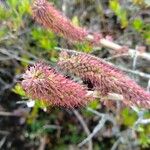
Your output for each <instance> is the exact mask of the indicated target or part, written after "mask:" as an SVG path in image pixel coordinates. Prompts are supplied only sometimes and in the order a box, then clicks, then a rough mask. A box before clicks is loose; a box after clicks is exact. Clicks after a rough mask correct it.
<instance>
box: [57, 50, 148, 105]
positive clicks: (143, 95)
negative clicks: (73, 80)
mask: <svg viewBox="0 0 150 150" xmlns="http://www.w3.org/2000/svg"><path fill="white" fill-rule="evenodd" d="M58 65H59V66H60V68H62V69H63V70H65V71H68V72H70V73H73V74H75V75H76V76H78V77H81V78H82V79H85V80H90V81H91V83H92V84H93V86H94V88H95V89H97V90H98V91H99V92H100V95H102V96H103V97H107V96H108V94H109V93H116V94H121V95H122V96H123V102H124V103H125V104H126V105H129V106H134V105H136V106H139V107H144V108H150V93H148V92H146V91H144V89H143V88H141V87H140V86H139V85H137V83H136V82H134V81H133V80H131V79H130V78H129V77H128V76H126V75H125V74H124V73H122V71H120V70H119V69H117V68H115V66H113V65H111V64H109V63H107V62H105V61H104V60H102V59H99V58H97V57H95V56H92V55H89V54H84V53H81V54H75V55H70V54H69V53H67V52H65V51H63V52H61V54H60V60H59V62H58Z"/></svg>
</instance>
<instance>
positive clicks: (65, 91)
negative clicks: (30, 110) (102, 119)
mask: <svg viewBox="0 0 150 150" xmlns="http://www.w3.org/2000/svg"><path fill="white" fill-rule="evenodd" d="M21 84H22V87H23V89H24V90H25V92H26V94H27V95H28V96H29V97H30V98H32V99H38V100H43V101H45V102H46V103H48V104H50V105H54V106H62V107H67V108H74V107H79V106H84V105H86V104H87V103H88V102H89V100H90V97H89V96H87V91H86V88H85V87H84V86H82V85H80V84H78V83H76V82H74V81H72V80H70V79H67V78H65V77H64V76H63V75H61V74H59V73H58V72H57V71H56V70H54V69H52V68H51V67H50V66H48V65H46V64H44V63H36V64H35V65H34V66H31V67H30V68H29V69H28V70H27V71H26V72H25V73H24V75H23V81H22V83H21Z"/></svg>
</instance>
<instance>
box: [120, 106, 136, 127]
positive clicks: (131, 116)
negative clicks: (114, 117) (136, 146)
mask: <svg viewBox="0 0 150 150" xmlns="http://www.w3.org/2000/svg"><path fill="white" fill-rule="evenodd" d="M122 119H123V124H124V125H126V126H129V127H132V126H133V124H134V123H135V121H136V120H137V114H136V113H135V112H134V111H132V110H131V109H128V108H125V109H123V111H122Z"/></svg>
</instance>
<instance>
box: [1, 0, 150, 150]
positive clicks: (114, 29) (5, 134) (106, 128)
mask: <svg viewBox="0 0 150 150" xmlns="http://www.w3.org/2000/svg"><path fill="white" fill-rule="evenodd" d="M49 1H50V0H49ZM31 2H32V1H31V0H0V149H1V150H37V149H38V150H50V149H51V150H78V149H82V150H133V149H134V150H148V149H150V119H149V118H150V112H149V111H148V110H138V109H136V108H135V109H131V108H126V107H124V108H121V109H120V105H119V104H118V105H117V107H116V108H114V109H110V108H108V107H105V106H104V105H103V104H102V103H100V102H99V101H98V100H95V101H93V102H92V103H90V104H89V105H88V106H86V107H83V108H79V109H76V110H68V109H64V108H56V107H50V108H48V109H47V110H46V109H45V107H44V105H43V104H42V103H41V102H39V101H36V102H35V104H34V103H33V101H31V100H30V99H28V98H27V97H26V96H25V94H24V91H23V90H22V88H21V86H20V84H19V83H20V80H19V78H20V75H21V74H22V73H23V72H24V71H25V70H26V68H27V67H28V65H32V64H33V63H34V62H36V61H38V60H44V61H47V62H49V63H50V64H52V65H53V66H55V63H56V61H57V59H58V55H59V51H58V49H59V48H66V49H74V50H77V51H82V52H86V53H92V54H94V55H96V56H98V57H101V58H104V59H106V60H107V61H110V62H112V63H113V64H115V65H116V66H118V67H120V68H121V69H122V70H124V71H125V72H126V73H127V74H128V75H129V76H130V77H131V78H132V79H133V80H135V81H136V82H137V83H138V84H140V85H141V86H142V87H144V88H145V90H149V89H150V60H149V59H147V60H144V59H141V58H140V57H137V56H136V54H135V55H134V56H132V57H131V56H124V55H123V53H124V52H121V53H120V52H115V51H113V50H111V49H107V48H102V47H96V48H95V47H91V46H90V45H88V44H87V43H83V44H77V43H76V44H72V43H69V42H68V41H67V40H64V39H63V38H60V37H58V36H56V35H55V34H54V33H52V32H51V31H50V30H46V29H44V28H42V27H41V26H40V25H39V24H37V23H36V22H35V21H34V20H33V18H32V16H31V8H30V6H31ZM50 2H52V3H53V4H54V5H55V6H56V7H57V8H58V9H59V10H61V11H62V12H63V13H64V14H65V15H66V16H67V17H69V18H70V19H71V21H72V22H73V23H74V24H75V25H78V26H83V27H85V28H88V29H89V30H90V31H92V32H102V33H103V34H104V35H105V36H109V38H110V39H113V41H114V42H116V43H118V44H121V45H126V46H128V47H131V48H133V49H136V50H137V51H140V52H141V53H142V52H144V53H145V54H147V55H149V53H150V0H120V1H119V0H51V1H50ZM89 86H90V85H89Z"/></svg>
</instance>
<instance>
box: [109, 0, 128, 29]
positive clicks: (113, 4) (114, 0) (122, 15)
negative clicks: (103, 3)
mask: <svg viewBox="0 0 150 150" xmlns="http://www.w3.org/2000/svg"><path fill="white" fill-rule="evenodd" d="M109 7H110V8H111V9H112V11H113V12H114V13H115V14H116V15H117V17H118V19H119V20H120V23H121V27H122V28H125V27H127V26H128V18H127V12H126V10H125V9H124V8H123V7H121V5H120V3H119V1H118V0H110V1H109Z"/></svg>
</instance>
